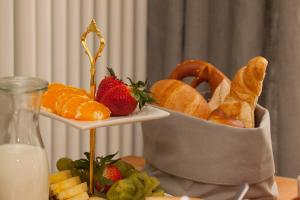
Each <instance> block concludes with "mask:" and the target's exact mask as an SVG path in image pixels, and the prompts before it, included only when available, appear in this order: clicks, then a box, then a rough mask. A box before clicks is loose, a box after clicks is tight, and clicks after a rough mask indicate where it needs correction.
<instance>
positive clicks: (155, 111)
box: [41, 105, 170, 130]
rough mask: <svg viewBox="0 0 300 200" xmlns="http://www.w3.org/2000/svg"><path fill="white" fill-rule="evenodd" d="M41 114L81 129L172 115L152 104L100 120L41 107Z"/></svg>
mask: <svg viewBox="0 0 300 200" xmlns="http://www.w3.org/2000/svg"><path fill="white" fill-rule="evenodd" d="M41 114H42V115H44V116H46V117H49V118H52V119H55V120H58V121H61V122H63V123H65V124H68V125H71V126H74V127H76V128H79V129H81V130H87V129H93V128H100V127H105V126H114V125H120V124H128V123H135V122H142V121H148V120H154V119H160V118H164V117H168V116H169V115H170V113H168V112H166V111H164V110H161V109H159V108H157V107H154V106H151V105H146V106H145V107H143V108H142V110H141V111H139V110H137V111H135V112H134V113H132V114H131V115H128V116H123V117H110V118H108V119H105V120H98V121H78V120H73V119H68V118H64V117H61V116H59V115H57V114H55V113H50V112H47V111H45V110H43V109H41Z"/></svg>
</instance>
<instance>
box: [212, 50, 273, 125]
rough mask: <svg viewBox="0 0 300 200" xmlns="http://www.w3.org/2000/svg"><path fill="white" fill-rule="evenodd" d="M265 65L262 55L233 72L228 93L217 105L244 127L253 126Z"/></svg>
mask: <svg viewBox="0 0 300 200" xmlns="http://www.w3.org/2000/svg"><path fill="white" fill-rule="evenodd" d="M267 65H268V61H267V60H266V59H265V58H264V57H261V56H258V57H255V58H253V59H251V60H250V61H249V62H248V64H247V66H245V67H243V68H241V69H240V70H239V71H238V72H237V73H236V74H235V77H234V79H233V81H232V82H231V88H230V92H229V95H228V96H227V97H226V98H225V101H224V102H223V103H222V104H221V105H220V106H219V107H218V109H219V110H221V111H223V112H224V113H225V114H226V116H228V117H232V118H235V119H237V120H240V121H242V122H243V123H244V125H245V127H246V128H254V126H255V120H254V110H255V107H256V104H257V100H258V97H259V96H260V94H261V91H262V86H263V80H264V77H265V72H266V68H267ZM212 115H213V113H212ZM213 117H214V116H210V118H213Z"/></svg>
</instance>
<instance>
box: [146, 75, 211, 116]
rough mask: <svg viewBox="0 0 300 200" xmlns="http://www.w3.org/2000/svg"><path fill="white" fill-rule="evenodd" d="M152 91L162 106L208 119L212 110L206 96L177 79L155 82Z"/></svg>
mask: <svg viewBox="0 0 300 200" xmlns="http://www.w3.org/2000/svg"><path fill="white" fill-rule="evenodd" d="M150 90H151V93H152V95H153V98H154V99H155V100H156V103H157V104H158V105H160V106H162V107H165V108H168V109H171V110H176V111H179V112H183V113H186V114H189V115H192V116H195V117H199V118H202V119H207V118H208V116H209V114H210V112H211V110H210V108H209V106H208V103H207V102H206V100H205V99H204V97H203V96H202V95H201V94H200V93H199V92H198V91H197V90H195V89H194V88H193V87H191V86H190V85H188V84H186V83H184V82H182V81H179V80H175V79H166V80H160V81H158V82H156V83H154V84H153V86H152V87H151V89H150Z"/></svg>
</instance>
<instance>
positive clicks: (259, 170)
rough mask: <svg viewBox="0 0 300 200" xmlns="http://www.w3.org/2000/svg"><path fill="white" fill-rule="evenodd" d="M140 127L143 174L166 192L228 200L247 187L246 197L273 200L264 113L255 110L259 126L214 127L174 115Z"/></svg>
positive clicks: (269, 144)
mask: <svg viewBox="0 0 300 200" xmlns="http://www.w3.org/2000/svg"><path fill="white" fill-rule="evenodd" d="M167 111H168V112H170V117H168V118H165V119H160V120H154V121H148V122H143V123H142V128H143V136H144V157H145V158H146V160H147V163H148V165H147V167H146V169H147V171H148V172H149V173H150V174H151V175H153V176H156V177H157V178H159V180H160V181H161V185H162V187H163V188H164V189H165V190H166V192H168V193H170V194H173V195H188V196H193V197H202V198H205V199H207V200H227V199H232V198H233V197H234V195H235V193H236V192H237V191H238V188H239V186H240V185H241V184H243V183H249V184H250V189H249V191H248V193H247V194H246V198H248V199H276V197H277V194H278V192H277V186H276V183H275V181H274V173H275V167H274V159H273V152H272V142H271V134H270V116H269V112H268V110H266V109H265V108H263V107H261V106H257V108H256V111H255V116H256V121H257V126H256V127H257V128H252V129H246V128H245V129H241V128H234V127H229V126H225V125H219V124H215V123H212V122H209V121H206V120H201V119H198V118H195V117H192V116H188V115H186V114H183V113H179V112H176V111H171V110H167Z"/></svg>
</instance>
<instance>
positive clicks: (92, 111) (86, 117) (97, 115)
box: [75, 101, 110, 121]
mask: <svg viewBox="0 0 300 200" xmlns="http://www.w3.org/2000/svg"><path fill="white" fill-rule="evenodd" d="M109 116H110V110H109V109H108V108H107V107H106V106H105V105H103V104H101V103H98V102H97V101H88V102H84V103H82V104H80V106H78V108H77V110H76V115H75V119H77V120H83V121H95V120H102V119H106V118H108V117H109Z"/></svg>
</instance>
